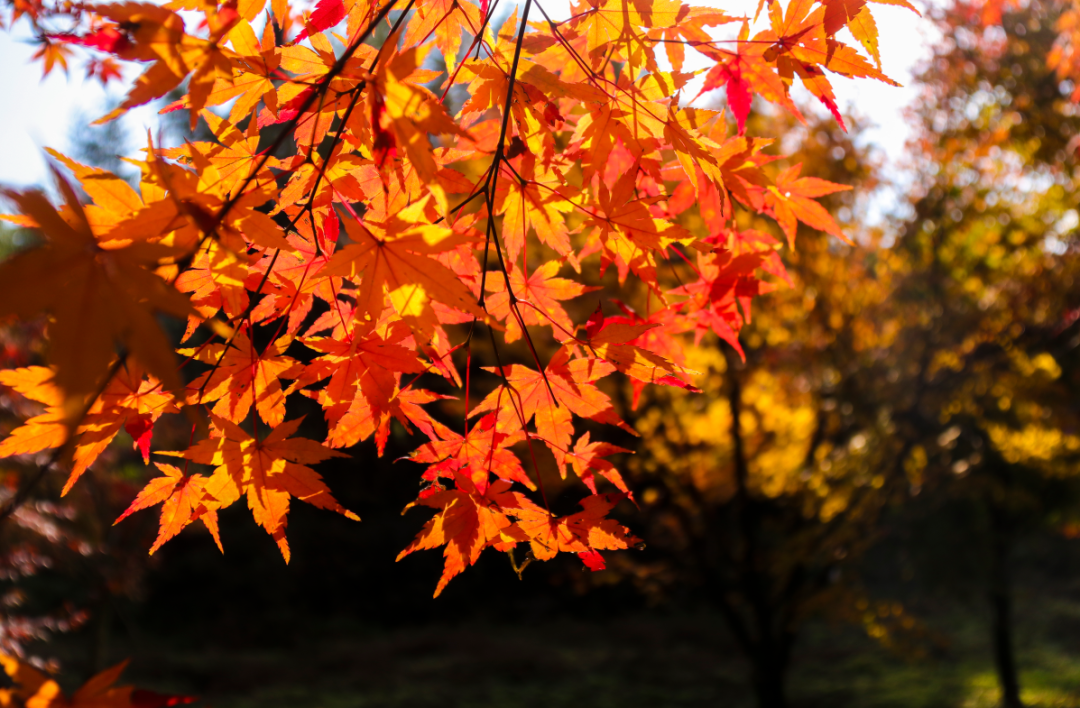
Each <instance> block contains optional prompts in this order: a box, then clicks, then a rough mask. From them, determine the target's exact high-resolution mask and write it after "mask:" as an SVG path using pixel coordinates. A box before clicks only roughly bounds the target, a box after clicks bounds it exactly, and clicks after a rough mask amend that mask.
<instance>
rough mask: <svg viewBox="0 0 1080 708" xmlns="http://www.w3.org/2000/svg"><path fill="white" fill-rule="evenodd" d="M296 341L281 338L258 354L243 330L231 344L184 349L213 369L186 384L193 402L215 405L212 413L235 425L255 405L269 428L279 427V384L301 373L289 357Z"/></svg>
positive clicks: (282, 397)
mask: <svg viewBox="0 0 1080 708" xmlns="http://www.w3.org/2000/svg"><path fill="white" fill-rule="evenodd" d="M292 339H293V338H292V337H289V336H286V337H282V338H280V339H278V340H277V341H276V342H274V343H272V344H271V345H270V346H267V347H265V348H264V349H263V350H262V351H259V350H258V349H257V348H256V347H255V345H254V344H253V343H252V341H251V340H250V339H249V338H248V336H247V335H246V334H245V333H244V332H242V331H241V332H237V333H236V336H235V337H233V340H232V342H231V343H227V344H217V343H214V344H206V345H203V346H201V347H199V348H198V349H180V350H179V353H180V354H182V355H184V356H188V357H191V358H192V359H194V360H195V361H201V362H202V363H204V364H209V365H211V366H212V367H213V369H212V370H211V371H208V372H206V373H205V374H201V375H200V376H198V377H197V378H195V380H193V381H192V382H191V383H190V384H188V387H187V390H188V391H189V392H190V393H189V398H190V399H191V402H192V403H209V402H213V401H217V403H216V404H215V406H214V408H213V411H214V413H215V414H216V415H218V416H221V417H222V418H225V419H227V420H230V421H232V422H234V423H241V422H243V421H244V419H245V418H247V416H248V412H249V411H250V410H251V407H252V406H253V405H254V407H255V410H257V411H258V413H259V417H261V418H262V419H263V420H264V421H266V423H267V424H268V425H270V426H271V427H277V426H278V425H281V422H282V421H283V420H285V393H284V388H283V387H282V385H281V379H282V378H288V379H294V378H296V377H297V376H298V375H299V373H300V370H301V365H300V364H298V363H297V362H296V361H295V360H293V359H291V358H290V357H287V356H285V350H286V349H288V348H289V344H291V343H292Z"/></svg>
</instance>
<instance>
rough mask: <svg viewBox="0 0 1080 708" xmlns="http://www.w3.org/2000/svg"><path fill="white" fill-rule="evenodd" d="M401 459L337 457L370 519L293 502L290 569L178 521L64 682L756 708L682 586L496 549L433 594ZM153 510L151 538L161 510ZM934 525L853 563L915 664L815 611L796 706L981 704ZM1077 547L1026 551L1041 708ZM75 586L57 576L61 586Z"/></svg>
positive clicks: (219, 706)
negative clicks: (632, 580) (363, 462)
mask: <svg viewBox="0 0 1080 708" xmlns="http://www.w3.org/2000/svg"><path fill="white" fill-rule="evenodd" d="M368 459H371V458H368ZM352 464H353V465H355V464H356V463H355V462H353V463H352ZM407 464H408V463H399V464H398V465H389V464H386V463H385V462H374V463H373V465H372V466H371V467H370V468H367V469H364V470H361V471H359V472H358V471H357V470H356V469H355V467H353V468H351V469H349V468H343V469H341V470H339V471H334V470H330V471H329V472H328V474H327V477H328V481H329V483H330V485H331V487H332V488H334V489H335V490H336V491H337V493H338V496H339V498H340V499H341V501H342V503H344V504H345V505H346V506H349V507H350V508H352V509H355V510H356V511H358V512H359V513H360V514H361V516H362V517H363V518H364V521H363V523H361V524H356V523H353V522H350V521H347V520H345V519H342V518H340V517H337V516H336V515H333V514H328V513H325V512H320V511H318V510H313V509H311V508H308V507H306V506H305V505H296V507H295V508H294V510H293V513H292V515H291V517H290V524H289V537H290V541H291V543H292V548H293V560H292V564H291V565H289V566H286V565H285V563H284V562H283V561H282V559H281V557H280V556H279V555H278V554H277V549H276V548H275V546H274V545H273V542H272V541H271V540H270V539H269V538H268V537H267V536H266V535H265V534H264V533H263V532H262V531H261V530H260V529H258V528H257V527H256V526H255V524H254V523H253V522H252V521H251V519H250V513H249V512H248V511H247V510H246V509H243V508H234V509H230V510H228V511H227V512H226V513H225V514H223V516H222V536H223V540H224V542H225V547H226V555H225V556H221V555H220V554H219V553H218V551H217V549H216V548H215V547H214V546H213V544H212V542H211V541H210V538H209V536H208V534H206V533H200V532H197V531H193V532H185V533H184V534H181V536H180V537H178V538H177V539H174V540H173V541H171V542H170V543H169V544H167V545H166V546H165V547H164V549H163V550H162V551H160V552H159V553H158V554H157V555H155V556H154V557H153V558H152V559H151V566H152V567H151V570H150V572H149V574H148V575H147V577H146V578H145V580H144V582H143V591H142V593H141V594H140V595H139V596H138V598H137V599H135V600H131V599H123V598H120V597H114V598H112V599H111V600H110V601H109V606H110V607H111V608H112V613H111V614H112V618H111V619H109V620H107V621H106V622H105V623H104V626H102V625H101V624H96V623H94V622H91V623H90V624H89V625H87V626H86V627H85V628H83V629H82V630H80V631H79V632H75V633H72V634H70V635H66V636H63V637H61V638H60V641H59V642H58V643H56V644H54V645H51V646H50V647H48V648H47V652H48V653H49V654H50V655H55V656H57V657H58V658H59V659H61V661H62V662H63V665H64V669H65V671H64V676H65V677H66V679H65V680H68V681H70V682H71V683H76V682H78V681H81V680H82V679H84V678H86V677H87V676H89V675H90V674H91V673H93V671H94V670H95V668H96V667H101V666H105V665H109V664H111V663H115V662H116V661H119V660H121V659H123V658H125V657H130V658H131V659H132V663H131V666H130V668H129V670H128V672H127V673H126V675H125V679H126V680H128V681H130V682H132V683H135V684H138V685H140V686H143V687H146V688H155V689H158V690H163V691H175V692H182V693H187V694H193V695H199V696H202V697H203V698H204V699H205V701H204V703H202V704H201V705H209V706H215V707H216V708H256V707H258V708H286V707H288V708H354V707H355V708H368V707H375V706H379V707H383V706H385V707H386V708H426V707H429V706H430V707H432V708H434V707H439V708H454V707H458V706H460V707H462V708H465V707H471V706H498V707H505V708H517V707H519V706H520V707H532V706H536V707H540V706H543V708H562V707H564V706H565V707H567V708H606V707H608V706H612V707H616V706H617V707H618V708H637V707H639V706H640V707H645V706H650V707H651V706H671V707H673V708H676V707H683V706H686V707H690V706H725V707H730V708H742V707H744V706H750V705H752V702H751V697H750V694H749V692H748V681H747V679H748V670H747V667H746V664H745V663H744V662H743V660H742V658H741V657H740V656H739V654H738V652H737V650H736V647H735V646H734V644H733V642H732V640H731V638H730V635H729V633H728V631H727V629H726V627H725V626H724V624H723V622H722V620H721V618H720V617H719V616H718V615H717V614H715V613H714V612H713V611H711V610H710V609H709V606H708V604H707V602H706V600H707V598H703V597H701V596H698V595H695V593H694V592H693V591H692V589H686V591H685V592H684V593H683V594H682V595H680V596H676V597H672V598H670V600H669V601H668V602H667V603H666V604H664V605H661V606H659V607H649V606H647V605H646V604H645V603H644V601H643V600H642V598H641V597H640V596H639V595H638V594H637V593H636V592H635V591H634V590H633V589H632V588H631V587H630V586H629V584H627V583H612V584H608V585H604V586H602V587H599V588H596V589H594V590H592V591H590V592H587V593H581V592H579V590H580V588H581V586H582V583H581V580H582V576H583V573H584V572H585V571H583V570H582V568H581V565H580V563H578V562H577V560H576V559H575V558H573V557H570V558H567V559H563V560H559V561H553V562H551V563H547V564H540V565H534V566H532V567H530V568H529V570H528V571H527V572H526V573H525V580H524V582H519V581H518V580H517V578H516V577H515V576H514V574H513V573H512V572H511V570H510V568H509V563H508V561H507V559H506V558H505V557H503V556H500V555H499V554H496V553H488V554H485V555H483V556H482V557H481V560H480V563H479V564H478V565H477V566H476V567H474V568H470V569H469V570H468V571H467V572H466V573H465V574H463V575H462V576H460V577H458V578H456V579H454V580H453V581H452V582H451V583H450V585H449V586H448V587H447V590H446V591H445V592H444V593H443V595H442V596H441V597H439V598H438V599H434V600H433V599H432V598H431V593H432V592H433V590H434V588H435V584H436V581H437V579H438V576H439V573H440V570H441V565H442V557H441V554H440V553H438V552H423V553H418V554H416V555H414V556H410V557H409V558H407V559H405V560H403V561H402V562H400V563H394V562H393V559H394V557H395V555H396V554H397V552H398V551H399V550H400V549H401V548H403V547H404V546H405V545H407V544H408V542H409V540H410V539H411V538H412V535H413V534H414V533H415V532H416V530H417V529H418V528H420V526H421V525H422V524H423V521H424V519H425V518H426V517H425V516H424V514H423V512H409V514H407V515H406V516H404V517H402V516H400V515H399V513H398V510H400V509H401V508H402V507H403V506H404V504H405V503H406V502H407V501H408V500H409V499H411V497H412V495H415V478H414V477H412V476H411V474H409V472H410V470H407V469H401V467H402V466H404V465H407ZM237 506H239V505H237ZM948 518H949V519H953V518H957V517H956V515H955V514H952V512H950V515H949V516H948ZM145 521H146V522H147V524H148V528H149V530H150V532H153V531H154V528H153V527H154V526H155V522H156V518H154V516H153V514H150V515H148V516H146V518H145ZM125 523H126V522H125ZM964 523H966V522H964ZM920 533H921V534H924V535H925V536H926V537H925V538H922V537H920V536H919V534H920ZM947 537H951V538H954V539H959V538H960V537H959V536H958V535H957V534H956V532H954V531H949V530H948V529H946V528H942V527H939V526H935V525H933V524H931V523H930V522H928V521H926V520H925V519H922V518H919V519H916V520H915V521H914V522H911V523H910V524H909V526H907V527H902V526H898V527H897V530H896V532H895V533H893V538H894V539H895V541H894V542H892V545H890V543H884V544H881V546H880V547H879V549H878V550H877V551H875V554H873V555H872V556H871V557H870V558H868V560H867V563H866V567H865V569H864V570H865V572H864V575H865V577H866V579H867V582H868V583H869V584H870V589H871V595H873V596H875V597H882V598H887V599H895V600H900V601H902V602H903V603H904V606H905V609H906V611H907V612H908V613H909V614H910V615H911V616H913V617H915V618H917V619H918V620H920V621H921V622H922V623H923V624H924V625H925V627H926V628H927V630H928V631H927V633H926V635H925V641H923V643H922V645H920V646H918V647H916V648H921V649H922V650H924V652H925V654H924V656H923V657H922V658H915V657H914V655H913V654H912V653H911V652H910V651H905V652H902V653H898V652H896V651H892V650H889V649H886V648H884V647H882V646H881V644H880V643H878V642H876V641H874V640H873V639H871V638H869V637H868V636H867V634H866V632H865V631H864V630H863V628H862V627H860V626H853V625H850V624H828V623H825V622H820V621H819V622H815V623H812V624H810V625H809V626H808V627H807V630H806V632H805V633H804V634H803V636H802V638H801V640H800V642H799V644H798V645H797V648H796V653H795V657H794V667H795V668H794V671H793V673H792V675H791V681H790V684H789V685H790V695H791V697H792V704H793V706H794V707H795V708H817V707H819V706H820V707H822V708H825V707H826V706H827V707H828V708H841V707H843V706H853V707H858V708H909V707H912V708H918V707H925V708H937V707H941V708H989V707H990V706H993V705H995V703H996V696H997V693H996V687H995V679H994V675H993V672H992V665H991V659H990V656H991V655H990V650H989V647H988V645H987V638H988V636H989V630H988V627H987V624H986V621H987V610H986V606H985V604H984V602H983V600H982V595H981V594H980V592H979V583H978V582H977V581H976V580H975V578H976V576H977V566H978V562H977V558H975V556H974V555H970V554H969V555H970V557H971V559H973V560H971V562H970V563H969V564H967V565H965V561H964V558H965V557H967V556H965V555H964V554H965V553H968V551H967V550H966V549H967V548H968V546H970V547H972V548H973V547H974V546H975V544H976V542H977V539H976V538H975V537H972V538H971V539H970V540H969V541H964V543H967V544H968V545H964V544H963V543H962V544H960V545H953V546H951V550H949V552H947V553H946V552H945V550H948V549H945V547H944V546H942V544H941V543H940V540H941V539H943V538H947ZM1074 545H1076V544H1075V542H1066V541H1064V540H1061V539H1057V540H1054V539H1049V540H1048V539H1047V538H1041V539H1038V540H1037V541H1036V542H1034V543H1033V544H1030V545H1029V547H1025V548H1024V549H1021V553H1020V554H1019V560H1018V565H1017V574H1016V575H1017V582H1018V592H1017V598H1018V599H1017V608H1016V612H1017V618H1016V619H1017V641H1018V656H1019V662H1020V667H1021V670H1022V681H1023V685H1024V687H1025V690H1024V697H1025V700H1027V701H1028V703H1029V704H1031V705H1033V706H1047V707H1049V706H1058V707H1071V706H1077V707H1080V572H1076V570H1075V569H1076V568H1077V563H1078V561H1080V552H1078V550H1077V549H1075V548H1073V546H1074ZM144 548H145V545H142V546H139V548H136V549H133V550H136V551H138V552H139V554H140V557H144V556H141V554H142V553H145V551H144V550H142V549H144ZM913 549H914V550H913ZM918 549H924V550H925V552H922V551H919V552H916V551H918ZM957 549H959V550H957ZM647 552H649V551H645V552H644V553H647ZM935 554H938V555H937V556H935ZM71 590H72V588H71V587H70V586H62V585H58V586H57V588H56V594H57V597H61V596H69V595H70V592H71ZM97 616H98V617H99V618H100V617H102V616H103V614H102V613H101V612H100V611H99V612H97ZM103 630H104V631H103Z"/></svg>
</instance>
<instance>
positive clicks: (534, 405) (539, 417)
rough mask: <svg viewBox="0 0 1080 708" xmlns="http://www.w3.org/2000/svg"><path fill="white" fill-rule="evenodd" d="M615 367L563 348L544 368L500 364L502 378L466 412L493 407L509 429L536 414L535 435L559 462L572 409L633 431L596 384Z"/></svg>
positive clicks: (517, 427) (500, 424)
mask: <svg viewBox="0 0 1080 708" xmlns="http://www.w3.org/2000/svg"><path fill="white" fill-rule="evenodd" d="M494 371H496V372H498V370H494ZM613 371H615V366H613V365H612V364H609V363H608V362H606V361H601V360H598V359H574V360H571V359H570V354H569V352H568V350H567V349H565V348H563V349H560V350H559V351H558V352H557V353H556V354H555V356H554V357H552V359H551V361H549V362H548V365H547V366H546V367H545V368H544V372H543V374H541V373H540V372H539V371H536V370H534V369H530V368H528V367H526V366H520V365H516V364H515V365H513V366H508V367H504V368H503V369H502V372H501V373H502V375H503V376H504V377H505V380H506V384H504V385H501V386H499V387H498V388H496V389H495V390H494V391H492V392H491V393H490V394H488V395H487V397H486V398H484V400H482V401H481V402H480V403H479V404H478V405H477V406H476V407H475V408H473V410H472V411H470V412H469V416H470V417H471V416H475V415H478V414H480V413H482V412H485V411H494V412H495V414H496V415H497V420H496V429H497V430H499V431H512V432H521V431H523V429H524V426H525V425H527V424H528V422H529V421H530V420H535V424H536V437H538V438H540V439H541V440H543V441H545V442H547V443H548V444H549V445H550V447H551V450H552V452H553V453H554V455H555V459H556V461H557V462H558V463H559V464H560V465H561V464H563V455H564V454H565V451H566V450H567V449H568V448H569V447H570V440H571V438H572V437H573V432H574V425H573V416H574V415H577V416H579V417H582V418H588V419H590V420H595V421H596V422H598V423H608V424H610V425H616V426H618V427H620V428H622V429H623V430H625V431H627V432H629V433H631V434H636V433H634V430H633V429H632V428H630V427H629V426H628V425H626V423H624V422H623V421H622V419H621V418H620V417H619V416H618V414H617V413H616V412H615V409H614V408H613V407H612V405H611V399H610V398H608V396H607V394H605V393H604V392H602V391H601V390H600V389H598V388H597V387H596V384H595V382H596V381H598V380H599V379H601V378H603V377H604V376H607V375H608V374H610V373H611V372H613Z"/></svg>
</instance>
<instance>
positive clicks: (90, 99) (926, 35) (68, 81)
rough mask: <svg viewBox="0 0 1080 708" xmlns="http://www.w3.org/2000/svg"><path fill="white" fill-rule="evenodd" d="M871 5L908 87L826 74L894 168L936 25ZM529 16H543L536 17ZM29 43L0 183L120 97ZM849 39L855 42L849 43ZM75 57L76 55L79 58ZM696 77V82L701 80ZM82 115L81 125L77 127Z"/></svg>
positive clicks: (136, 139)
mask: <svg viewBox="0 0 1080 708" xmlns="http://www.w3.org/2000/svg"><path fill="white" fill-rule="evenodd" d="M539 2H540V3H541V4H542V6H543V8H544V10H545V11H546V12H547V14H548V15H549V16H550V17H551V18H552V19H553V20H556V21H558V20H560V19H565V18H567V17H569V16H570V6H569V2H568V1H567V0H539ZM694 4H702V5H706V6H711V7H717V8H720V9H723V10H724V11H725V12H727V13H728V14H730V15H745V16H750V17H752V16H753V14H754V11H755V10H756V9H757V0H704V2H702V1H701V0H698V2H696V3H694ZM872 8H873V13H874V18H875V19H876V21H877V25H878V28H879V31H880V34H881V39H880V50H881V61H882V69H883V71H884V72H885V74H886V75H888V76H890V77H891V78H893V79H894V80H896V81H898V82H900V83H901V84H904V85H905V87H904V88H896V87H893V86H888V85H886V84H884V83H881V82H879V81H873V80H870V79H846V78H843V77H840V76H836V75H830V79H831V80H832V83H833V86H834V88H835V90H836V97H837V104H838V105H839V106H840V109H841V113H842V114H844V115H845V116H846V115H849V114H851V113H852V111H853V110H854V111H855V112H857V113H859V114H861V115H863V116H865V117H867V118H869V119H870V121H871V123H872V124H873V125H874V127H873V128H871V129H870V130H869V131H867V132H866V133H865V134H864V135H863V139H864V140H866V141H868V142H870V143H874V144H876V145H878V146H879V147H880V148H881V149H882V150H884V151H885V153H886V155H887V156H888V157H889V159H890V162H892V163H893V164H895V163H896V162H897V161H898V160H899V159H900V157H901V155H902V154H903V150H904V144H905V142H906V141H907V139H908V137H909V135H910V130H909V128H908V126H907V125H906V123H905V121H904V116H903V109H904V107H905V106H906V105H908V104H909V103H911V102H912V101H913V100H914V99H915V92H914V91H913V90H912V89H911V88H909V87H908V85H909V84H910V82H911V72H912V69H913V68H914V67H915V66H916V65H917V64H918V62H919V60H921V59H923V58H925V57H926V56H927V54H928V49H929V46H930V42H931V41H933V40H932V37H931V34H932V29H933V28H932V27H931V26H930V23H929V22H928V21H927V20H925V19H922V18H920V17H919V16H918V15H916V14H915V13H913V12H911V11H910V10H906V9H904V8H901V7H896V6H889V5H873V6H872ZM762 15H763V16H762V18H760V19H759V21H758V24H757V25H755V26H754V27H753V28H752V33H753V31H754V30H756V29H757V28H758V27H759V26H764V23H765V22H766V21H767V20H766V18H765V17H764V15H765V13H764V12H763V13H762ZM530 19H540V15H539V13H536V17H535V18H530ZM737 27H738V25H728V26H727V27H721V28H717V33H718V35H723V36H727V35H729V34H730V33H731V31H732V29H731V28H736V31H737ZM845 32H846V30H845ZM30 40H31V36H30V33H29V30H28V25H27V23H26V22H25V21H21V22H18V23H16V26H15V30H14V32H10V33H9V32H6V31H0V66H3V67H4V68H5V71H3V72H0V96H3V97H4V99H5V101H7V105H8V108H7V110H4V111H0V134H2V135H4V136H5V140H4V142H3V144H2V146H0V185H8V186H27V185H35V184H44V183H46V182H48V168H47V166H46V165H47V163H46V160H45V153H44V148H46V147H51V148H55V149H57V150H60V151H61V152H64V151H67V150H68V149H69V145H70V136H71V134H72V132H73V131H75V130H79V131H94V130H100V129H99V128H95V127H93V126H89V125H86V117H88V116H89V117H96V116H98V115H103V114H104V113H106V112H107V110H108V107H110V105H111V104H115V103H116V102H118V101H119V100H120V98H121V97H122V91H121V88H122V87H121V86H120V84H119V83H118V82H113V85H112V87H111V88H110V89H109V90H108V91H107V90H106V89H105V88H103V87H102V86H101V84H100V83H99V82H98V81H97V80H96V79H92V80H87V79H86V78H85V77H84V75H83V69H82V68H81V65H80V62H79V61H78V60H77V59H76V61H74V62H72V67H71V72H70V75H69V76H67V77H65V76H64V73H63V71H62V70H54V71H53V72H52V74H50V75H49V77H48V78H46V79H44V80H41V65H40V63H38V62H32V61H31V57H32V56H33V54H34V51H35V48H34V45H33V43H32V41H30ZM848 41H849V43H852V44H854V42H853V41H851V40H850V38H849V40H848ZM80 52H81V50H79V49H77V50H76V54H79V53H80ZM695 54H696V53H695V52H688V57H687V59H688V61H687V69H693V68H701V67H702V66H706V62H705V60H704V59H703V57H701V56H700V55H697V59H696V61H697V64H696V65H695V64H694V63H692V60H691V57H693V56H694V55H695ZM661 55H663V52H661ZM140 70H141V69H140V67H139V66H137V65H129V67H128V71H127V72H126V78H127V80H128V82H130V81H131V80H133V79H134V78H135V76H137V75H138V73H139V71H140ZM701 80H702V79H700V78H699V79H698V81H699V82H700V81H701ZM796 83H797V82H796ZM127 85H128V83H125V86H124V87H123V88H125V89H126V86H127ZM693 93H696V88H694V89H693V91H692V92H690V93H689V96H692V95H693ZM795 93H796V98H800V97H801V98H803V99H804V100H803V101H802V103H803V104H809V103H810V102H811V101H812V102H813V103H817V101H816V99H814V98H813V97H812V96H810V95H809V93H807V92H805V91H803V90H801V89H796V92H795ZM704 100H706V97H702V98H701V99H699V102H701V101H704ZM822 110H824V107H822ZM80 118H82V119H83V120H82V122H81V123H80V124H79V125H76V121H78V120H79V119H80ZM122 120H123V121H124V125H125V127H126V129H127V132H128V134H129V136H130V138H129V141H128V145H127V147H128V149H129V155H132V154H137V151H138V150H139V148H140V147H142V146H143V145H144V144H145V135H146V131H147V130H148V129H149V130H150V131H151V132H152V133H154V134H156V133H157V128H158V126H159V117H158V116H157V115H156V112H155V109H153V108H149V107H146V106H144V107H140V108H138V109H135V110H133V111H131V112H130V113H129V114H128V115H127V116H125V117H124V118H123V119H122Z"/></svg>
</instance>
